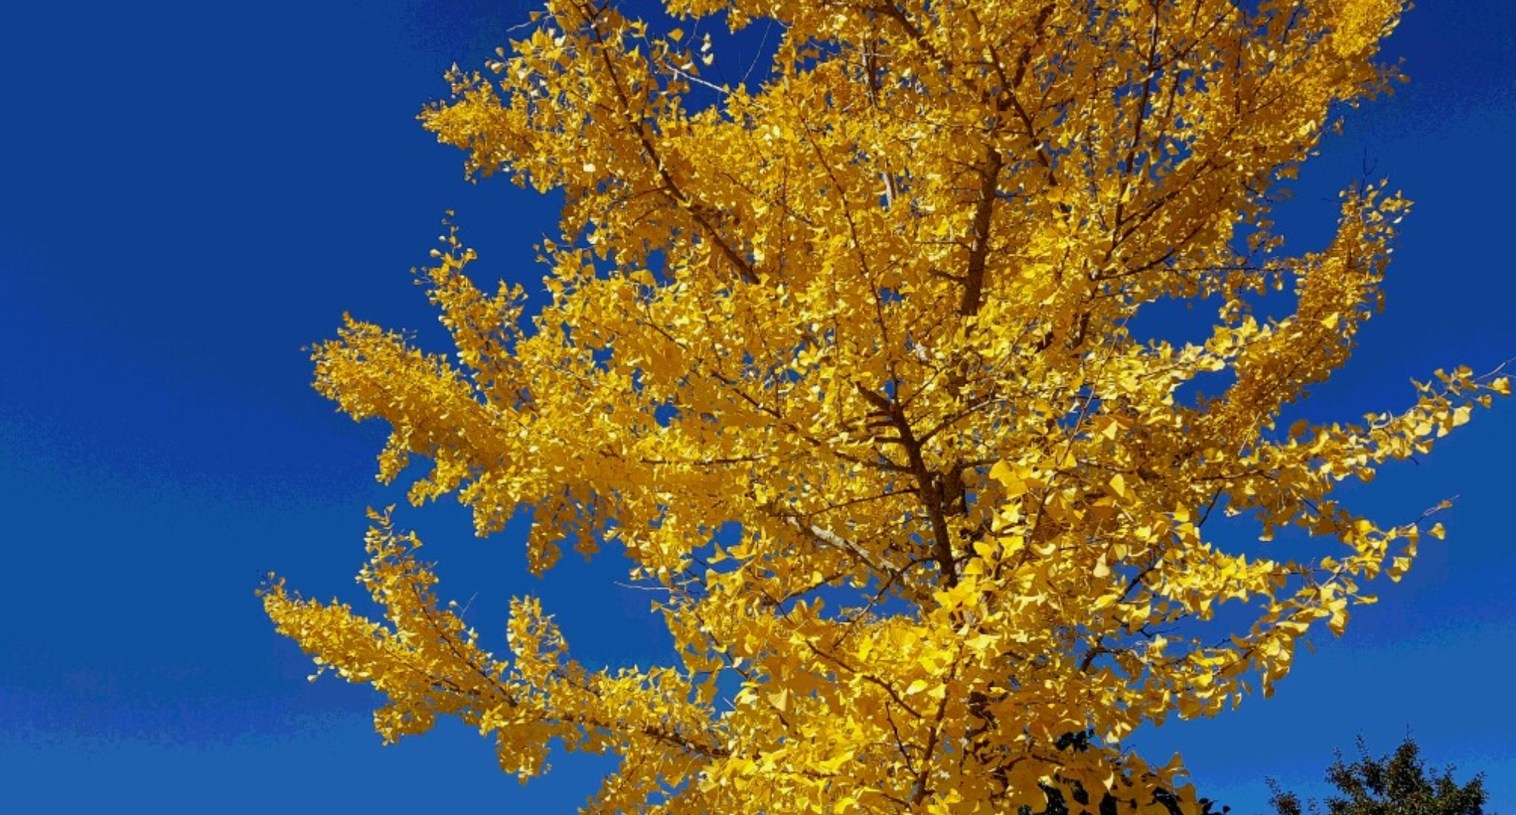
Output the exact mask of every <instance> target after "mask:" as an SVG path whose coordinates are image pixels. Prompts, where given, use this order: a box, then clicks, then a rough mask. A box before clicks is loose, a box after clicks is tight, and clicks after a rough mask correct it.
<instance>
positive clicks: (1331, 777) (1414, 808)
mask: <svg viewBox="0 0 1516 815" xmlns="http://www.w3.org/2000/svg"><path fill="white" fill-rule="evenodd" d="M1326 777H1327V781H1329V782H1331V784H1332V786H1334V787H1336V788H1337V791H1338V793H1339V795H1336V796H1332V797H1329V798H1327V799H1326V815H1485V811H1484V804H1485V799H1486V796H1485V791H1484V777H1483V775H1476V776H1474V779H1473V780H1472V781H1470V782H1468V783H1467V784H1459V783H1458V782H1457V781H1454V780H1453V767H1451V766H1448V767H1445V768H1443V770H1442V772H1441V773H1437V772H1435V771H1434V772H1432V773H1428V772H1427V769H1426V766H1425V765H1424V764H1423V762H1422V760H1421V751H1420V750H1419V749H1418V748H1417V747H1416V742H1415V741H1414V740H1413V739H1411V738H1410V737H1409V736H1407V737H1406V740H1405V741H1404V742H1403V743H1402V744H1401V745H1400V746H1399V747H1397V748H1395V752H1393V753H1390V754H1388V755H1385V756H1382V757H1380V758H1377V759H1376V758H1374V757H1373V756H1370V755H1369V752H1368V749H1367V748H1366V747H1365V746H1364V743H1363V737H1361V736H1360V737H1359V738H1358V760H1357V761H1355V762H1353V763H1352V764H1346V763H1344V762H1343V760H1342V754H1341V753H1338V754H1337V760H1336V761H1333V762H1332V766H1330V767H1328V768H1327V772H1326ZM1269 788H1270V789H1271V790H1272V791H1273V793H1274V794H1273V796H1272V797H1270V799H1269V803H1270V804H1271V805H1272V806H1273V807H1274V811H1275V812H1276V813H1278V815H1301V813H1302V811H1303V809H1302V806H1301V801H1300V796H1298V795H1296V794H1295V793H1293V792H1285V791H1284V790H1282V789H1280V787H1279V784H1278V783H1276V782H1275V781H1274V780H1273V779H1270V780H1269ZM1306 809H1309V811H1311V812H1312V813H1317V812H1320V811H1321V807H1320V806H1319V805H1318V804H1317V803H1316V802H1315V801H1311V802H1310V803H1309V804H1308V805H1307V807H1306ZM1491 815H1493V813H1491Z"/></svg>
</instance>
